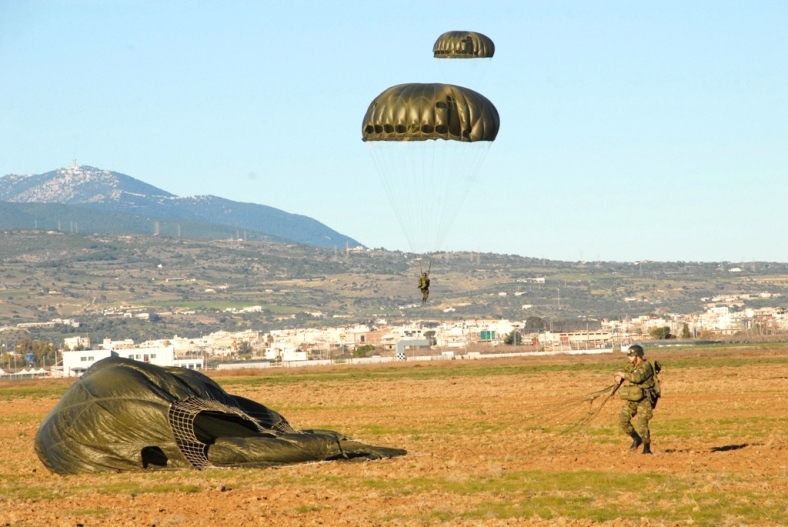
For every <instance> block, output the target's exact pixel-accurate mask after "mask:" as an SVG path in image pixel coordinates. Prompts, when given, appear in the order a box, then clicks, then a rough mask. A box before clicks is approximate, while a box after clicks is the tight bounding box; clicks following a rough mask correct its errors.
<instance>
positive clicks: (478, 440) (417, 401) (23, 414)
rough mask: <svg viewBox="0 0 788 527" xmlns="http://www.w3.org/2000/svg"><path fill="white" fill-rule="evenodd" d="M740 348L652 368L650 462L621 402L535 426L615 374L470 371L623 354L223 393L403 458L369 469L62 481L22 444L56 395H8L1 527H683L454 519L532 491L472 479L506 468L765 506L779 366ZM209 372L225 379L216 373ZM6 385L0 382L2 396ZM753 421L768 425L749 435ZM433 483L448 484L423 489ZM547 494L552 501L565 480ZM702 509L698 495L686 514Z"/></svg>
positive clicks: (779, 420) (778, 495) (3, 414)
mask: <svg viewBox="0 0 788 527" xmlns="http://www.w3.org/2000/svg"><path fill="white" fill-rule="evenodd" d="M698 353H700V352H671V354H670V355H669V354H664V355H663V356H664V357H665V358H664V359H663V358H662V356H660V357H659V358H660V360H663V362H668V363H669V361H670V360H671V359H670V358H679V357H687V356H691V355H693V354H698ZM736 353H738V355H739V356H748V358H751V359H752V360H751V361H745V364H744V365H743V366H739V367H723V368H715V369H704V368H685V369H681V370H678V371H676V370H670V369H669V368H668V369H667V370H666V371H665V372H664V374H663V375H662V382H663V389H664V391H665V393H666V395H665V396H664V397H663V399H662V400H661V402H660V404H659V407H658V408H657V409H656V411H655V417H654V420H653V422H652V433H653V434H654V439H653V441H654V444H653V449H654V451H655V454H654V455H653V456H643V455H640V454H633V453H631V452H629V451H628V448H627V447H628V438H626V437H625V436H623V435H622V434H621V433H620V432H617V431H616V430H615V429H614V426H615V423H616V416H617V413H618V410H619V407H620V401H619V400H617V399H611V400H610V402H609V403H608V404H607V405H606V406H604V407H603V409H602V411H601V412H600V414H599V415H598V416H597V417H596V418H595V419H594V420H593V421H591V423H589V424H588V425H586V426H584V427H582V428H580V429H579V430H577V431H571V432H569V433H564V434H555V433H550V432H548V433H545V432H543V431H540V430H538V429H535V426H548V427H553V430H561V429H563V428H564V427H565V426H566V425H568V424H571V423H572V422H575V421H576V420H577V415H568V416H564V417H561V416H559V415H558V414H559V409H560V408H561V407H562V404H563V405H564V407H566V406H567V405H568V404H569V403H570V402H571V401H574V400H577V399H578V397H579V396H582V395H584V394H588V393H590V392H593V391H594V390H598V389H600V388H601V387H605V386H606V385H609V384H612V376H611V374H608V373H604V374H602V373H598V372H586V371H584V370H583V369H578V370H577V371H575V372H572V374H571V375H570V374H567V373H566V371H563V372H559V373H555V372H553V373H533V374H532V373H528V374H523V373H518V374H513V375H512V374H489V373H488V374H479V375H468V374H467V373H468V370H469V369H473V368H487V367H490V366H493V365H495V366H504V367H505V366H507V365H518V366H522V365H523V364H542V363H545V364H547V363H578V364H580V363H588V362H599V361H602V362H604V361H607V362H609V363H610V364H609V366H610V368H609V371H610V372H611V373H612V372H613V371H615V369H616V367H617V366H619V365H622V364H624V363H625V360H624V359H623V358H622V356H621V355H619V354H617V355H616V356H615V357H613V356H610V357H582V356H580V357H558V358H542V359H531V358H521V359H508V360H485V361H452V362H445V363H435V364H395V365H385V366H378V367H377V368H413V369H416V368H419V369H424V368H453V369H454V370H456V373H457V375H447V376H442V377H439V378H429V379H428V380H417V377H416V376H412V377H410V378H404V379H395V380H390V379H387V378H384V379H383V380H377V381H376V380H374V377H372V376H370V378H369V380H362V381H357V380H356V381H347V380H344V381H343V380H332V381H321V380H319V379H318V377H317V376H315V378H314V380H306V381H304V382H297V383H275V384H269V385H262V386H252V385H249V384H244V385H238V386H228V388H227V390H228V391H229V392H231V393H235V394H238V395H242V396H244V397H248V398H251V399H254V400H257V401H260V402H262V403H264V404H267V405H269V406H271V407H272V408H274V409H276V410H278V411H280V412H281V413H282V414H283V415H285V417H287V418H288V419H289V420H290V422H291V423H292V424H293V425H294V426H296V427H297V428H329V429H334V430H338V431H341V432H343V433H345V434H347V435H348V436H350V437H353V438H354V439H358V440H360V441H364V442H368V443H370V444H376V445H382V446H395V447H401V448H406V449H407V450H408V452H409V454H408V455H407V456H405V457H402V458H397V459H391V460H383V461H374V462H345V463H343V462H327V463H312V464H303V465H293V466H285V467H279V468H273V469H262V470H248V469H238V470H206V471H201V472H198V471H190V470H187V471H178V472H176V471H165V472H156V473H134V474H103V475H81V476H69V477H61V476H58V475H55V474H51V473H49V472H48V471H47V470H46V469H45V468H44V467H43V465H41V463H40V462H39V460H38V459H37V457H36V455H35V453H34V451H33V437H34V436H35V433H36V430H37V427H38V424H39V423H40V422H41V420H42V418H43V417H44V416H45V415H46V413H47V412H48V411H49V410H50V409H51V408H52V406H53V405H54V404H55V403H56V402H57V397H47V398H43V399H41V398H35V397H27V396H26V397H15V398H10V399H8V400H4V401H2V403H1V404H0V439H1V440H2V445H3V457H2V461H0V479H1V480H2V483H0V526H3V525H10V526H16V525H52V526H71V527H74V526H78V525H84V526H86V527H87V526H96V525H102V526H104V525H112V526H126V525H128V526H152V525H155V526H157V527H163V526H175V525H178V526H192V525H194V526H213V525H228V526H230V525H232V526H241V525H249V526H253V525H278V526H291V525H292V526H296V525H299V526H300V525H359V526H360V525H365V526H366V525H428V524H437V523H440V522H441V521H443V522H444V523H445V524H450V525H490V526H493V525H520V526H529V525H534V526H541V525H568V526H585V525H602V524H604V525H616V526H629V525H678V524H681V525H690V524H692V523H693V521H692V519H691V518H688V519H687V520H686V521H684V520H682V521H675V520H674V521H673V522H672V523H670V522H668V523H665V522H661V521H655V520H653V519H651V520H648V519H645V518H643V519H609V520H605V521H600V522H594V521H592V520H590V519H576V518H577V515H575V519H570V518H568V517H561V516H560V515H558V516H557V517H556V515H550V514H549V511H548V514H540V516H541V517H543V518H544V517H546V516H552V517H551V518H550V519H540V518H539V517H535V516H534V515H533V514H529V515H528V516H527V517H521V516H518V515H516V514H514V515H512V514H508V515H507V516H508V517H505V518H501V517H499V515H498V513H496V512H495V511H496V510H499V509H495V508H494V507H491V509H490V511H491V512H490V513H489V515H488V516H486V517H481V518H479V517H473V516H470V517H467V516H464V513H465V512H468V511H473V510H479V509H480V508H484V507H485V504H491V503H492V504H499V505H501V506H508V507H515V508H516V507H517V506H518V505H517V504H518V503H521V504H522V503H524V502H525V500H528V498H529V495H530V496H533V495H535V493H534V491H533V490H530V491H525V490H523V489H521V488H517V486H516V485H515V486H514V487H507V486H506V485H504V484H500V485H498V484H496V485H491V486H490V487H489V488H486V487H485V485H484V482H485V481H490V482H499V483H500V482H503V481H505V479H506V477H507V476H508V475H516V474H519V475H520V476H518V477H520V478H522V477H523V476H522V474H524V473H537V474H539V473H548V474H566V473H572V472H577V473H585V472H586V471H593V473H596V474H599V478H600V480H601V481H600V483H599V485H600V486H604V484H605V483H604V479H605V477H606V476H607V475H609V476H610V477H614V476H616V475H620V474H632V475H633V476H637V475H643V474H653V473H656V474H661V475H664V476H666V478H677V479H685V480H687V481H688V482H689V486H690V487H691V488H692V489H696V490H697V489H699V490H703V491H709V492H711V491H719V493H720V494H721V495H727V496H736V495H739V494H741V495H749V494H753V493H754V494H757V495H758V496H761V497H764V499H766V500H785V499H786V496H788V478H786V475H787V474H788V469H787V468H786V467H788V448H787V446H788V442H786V439H785V437H784V433H785V423H786V419H788V408H787V407H786V404H785V400H786V399H785V391H786V390H785V387H786V386H788V382H786V379H788V363H786V362H779V363H778V364H777V365H774V364H771V365H768V366H764V365H762V364H759V360H758V358H759V357H760V356H765V353H764V352H758V351H753V352H742V351H737V352H736ZM769 353H771V352H769ZM783 353H785V352H783ZM348 368H350V367H348ZM337 370H338V368H337V369H334V370H323V371H337ZM370 371H374V370H373V369H372V368H370ZM288 374H290V372H273V373H271V372H268V373H264V374H262V375H269V376H273V375H288ZM217 380H218V381H219V382H220V383H221V382H222V380H223V377H217ZM227 381H228V382H229V381H230V378H227ZM26 382H29V383H30V384H31V385H35V383H47V382H48V383H53V382H55V383H56V382H63V383H65V381H54V380H50V381H46V380H42V381H26ZM6 386H8V384H7V383H6ZM15 386H18V385H15ZM2 390H3V385H1V384H0V396H2ZM724 419H727V420H728V421H725V420H724ZM741 423H755V425H754V428H753V427H752V426H749V425H748V426H744V425H742V424H741ZM758 423H766V424H764V425H763V426H762V427H760V428H759V425H758ZM769 423H771V424H769ZM764 429H765V430H766V431H765V432H764ZM433 480H440V481H443V482H449V483H450V484H456V485H455V486H452V485H446V484H444V485H442V486H434V485H430V484H427V483H424V482H428V481H433ZM523 481H524V480H523ZM480 482H481V483H480ZM474 485H476V486H474ZM767 487H768V488H767ZM392 489H394V490H392ZM491 489H493V490H491ZM545 491H547V490H545ZM529 492H530V493H531V494H528V493H529ZM551 492H555V493H557V494H556V495H557V496H558V497H559V498H560V497H561V494H560V492H561V489H558V490H552V491H551ZM588 492H592V493H593V492H594V490H593V489H584V488H582V486H578V485H577V484H573V485H572V486H571V488H569V487H568V489H567V490H566V497H567V499H569V498H573V497H577V496H579V495H581V494H583V493H588ZM688 493H689V490H688ZM639 499H643V496H642V493H641V492H638V489H633V490H632V492H631V493H614V494H610V493H607V494H604V497H602V498H600V500H602V502H597V503H595V505H594V506H595V507H597V508H599V507H602V508H604V507H605V506H608V505H609V506H617V505H620V503H619V500H620V501H621V502H626V501H627V500H631V501H636V500H639ZM681 499H685V500H686V499H692V498H691V496H690V494H688V497H687V498H680V497H678V498H677V497H676V495H672V496H667V495H666V496H665V497H664V500H665V502H664V503H663V504H662V506H664V507H665V508H666V510H668V509H670V508H671V507H675V506H676V505H677V504H679V501H677V500H681ZM605 500H606V501H605ZM659 500H660V495H659V494H658V493H657V494H655V495H653V496H651V501H652V504H653V503H656V506H660V504H659ZM783 503H784V501H783ZM684 505H686V504H684ZM652 506H653V505H652ZM704 506H705V505H703V504H698V505H697V507H698V508H697V509H695V508H694V507H693V508H692V509H691V510H700V508H702V507H704ZM717 506H720V507H724V506H725V505H724V502H723V503H718V504H717ZM466 518H467V519H466ZM651 518H654V515H653V514H652V515H651ZM756 523H757V524H759V525H778V524H779V522H778V521H775V520H770V519H769V518H759V519H757V521H756V519H754V517H753V516H750V517H747V518H745V519H744V520H742V521H741V522H740V523H737V520H736V518H732V519H731V521H730V522H729V523H728V524H730V525H739V524H742V525H751V524H756Z"/></svg>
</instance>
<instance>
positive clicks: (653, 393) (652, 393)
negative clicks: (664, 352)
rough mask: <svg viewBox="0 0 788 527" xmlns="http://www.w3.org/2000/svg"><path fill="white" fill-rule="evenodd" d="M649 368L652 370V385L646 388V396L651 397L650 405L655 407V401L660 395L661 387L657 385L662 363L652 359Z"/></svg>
mask: <svg viewBox="0 0 788 527" xmlns="http://www.w3.org/2000/svg"><path fill="white" fill-rule="evenodd" d="M651 368H652V369H653V370H654V386H653V387H652V388H651V389H650V390H648V397H649V399H651V407H652V408H656V407H657V401H659V398H660V397H662V389H661V388H660V387H659V372H661V371H662V364H660V363H659V361H656V360H655V361H653V362H652V363H651Z"/></svg>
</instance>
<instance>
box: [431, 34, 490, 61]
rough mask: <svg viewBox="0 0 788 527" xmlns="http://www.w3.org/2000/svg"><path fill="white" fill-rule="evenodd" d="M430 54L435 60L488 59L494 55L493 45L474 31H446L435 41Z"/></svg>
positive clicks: (485, 37)
mask: <svg viewBox="0 0 788 527" xmlns="http://www.w3.org/2000/svg"><path fill="white" fill-rule="evenodd" d="M432 54H433V56H434V57H435V58H436V59H473V58H487V59H489V58H492V56H493V55H495V44H493V41H492V39H491V38H490V37H488V36H486V35H482V34H481V33H476V32H475V31H447V32H446V33H444V34H442V35H441V36H439V37H438V40H436V41H435V44H434V45H433V46H432Z"/></svg>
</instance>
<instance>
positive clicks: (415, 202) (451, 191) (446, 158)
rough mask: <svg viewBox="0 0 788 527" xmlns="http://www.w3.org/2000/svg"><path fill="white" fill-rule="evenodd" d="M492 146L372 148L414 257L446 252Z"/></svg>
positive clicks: (383, 145) (448, 143) (387, 144)
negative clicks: (468, 196)
mask: <svg viewBox="0 0 788 527" xmlns="http://www.w3.org/2000/svg"><path fill="white" fill-rule="evenodd" d="M490 144H491V142H489V141H480V142H476V143H460V142H455V141H444V140H437V141H435V140H430V141H405V142H395V141H377V142H368V143H367V147H368V149H369V151H370V154H371V156H372V158H373V160H374V162H375V168H376V171H377V173H378V175H379V176H380V180H381V183H382V184H383V188H384V190H385V191H386V195H387V197H388V199H389V202H390V203H391V205H392V208H393V209H394V212H395V215H396V217H397V220H398V222H399V224H400V226H401V227H402V231H403V233H404V235H405V237H406V239H407V240H408V244H409V245H410V248H411V250H412V251H413V252H414V253H417V254H424V253H429V252H435V251H437V250H439V249H441V248H442V245H443V243H444V242H445V240H446V237H447V236H448V233H449V231H450V230H451V227H452V225H453V224H454V221H455V219H456V217H457V215H458V213H459V211H460V209H461V207H462V204H463V202H464V200H465V199H466V197H467V194H468V192H469V191H470V186H471V185H472V183H473V181H474V180H475V177H476V175H477V173H478V171H479V169H480V167H481V163H482V161H483V159H484V155H485V154H486V153H487V151H488V150H489V147H490Z"/></svg>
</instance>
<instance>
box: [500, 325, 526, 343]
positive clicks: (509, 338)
mask: <svg viewBox="0 0 788 527" xmlns="http://www.w3.org/2000/svg"><path fill="white" fill-rule="evenodd" d="M503 343H504V344H507V345H509V346H519V345H520V344H522V343H523V336H522V335H520V332H519V331H517V330H516V329H514V330H512V332H511V333H509V334H507V335H506V336H505V337H504V338H503Z"/></svg>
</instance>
